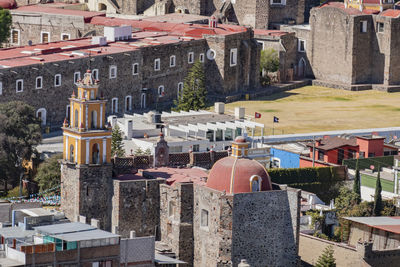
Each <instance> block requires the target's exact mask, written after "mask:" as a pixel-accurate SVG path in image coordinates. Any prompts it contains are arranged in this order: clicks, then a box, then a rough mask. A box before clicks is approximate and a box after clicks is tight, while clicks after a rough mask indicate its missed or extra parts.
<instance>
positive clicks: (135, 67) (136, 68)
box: [132, 63, 139, 75]
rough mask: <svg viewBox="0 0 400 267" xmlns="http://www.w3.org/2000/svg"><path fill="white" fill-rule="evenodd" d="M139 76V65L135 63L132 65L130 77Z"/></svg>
mask: <svg viewBox="0 0 400 267" xmlns="http://www.w3.org/2000/svg"><path fill="white" fill-rule="evenodd" d="M138 74H139V63H135V64H133V65H132V75H138Z"/></svg>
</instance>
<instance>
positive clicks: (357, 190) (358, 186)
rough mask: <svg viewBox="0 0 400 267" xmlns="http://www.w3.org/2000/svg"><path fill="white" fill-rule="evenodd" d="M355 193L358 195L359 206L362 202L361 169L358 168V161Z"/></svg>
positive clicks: (354, 185) (354, 186)
mask: <svg viewBox="0 0 400 267" xmlns="http://www.w3.org/2000/svg"><path fill="white" fill-rule="evenodd" d="M353 192H354V193H355V194H357V204H359V203H360V202H361V178H360V167H359V166H358V159H357V163H356V175H355V177H354V184H353Z"/></svg>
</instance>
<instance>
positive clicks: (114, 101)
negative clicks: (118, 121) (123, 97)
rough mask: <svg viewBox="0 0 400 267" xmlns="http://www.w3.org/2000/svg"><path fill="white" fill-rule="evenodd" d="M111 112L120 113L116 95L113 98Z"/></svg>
mask: <svg viewBox="0 0 400 267" xmlns="http://www.w3.org/2000/svg"><path fill="white" fill-rule="evenodd" d="M111 113H118V98H116V97H114V98H113V99H112V100H111Z"/></svg>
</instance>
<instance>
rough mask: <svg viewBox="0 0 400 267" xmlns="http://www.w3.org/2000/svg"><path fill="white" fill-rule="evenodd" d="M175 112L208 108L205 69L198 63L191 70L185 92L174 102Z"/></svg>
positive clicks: (187, 77)
mask: <svg viewBox="0 0 400 267" xmlns="http://www.w3.org/2000/svg"><path fill="white" fill-rule="evenodd" d="M174 105H175V108H173V110H175V111H180V110H184V111H189V110H199V109H204V108H206V107H207V89H206V86H205V75H204V67H203V64H202V63H201V62H200V61H196V62H195V63H194V65H193V67H192V68H191V69H190V70H189V73H188V75H187V76H186V78H185V81H184V84H183V90H182V92H181V93H180V95H179V96H178V100H177V101H176V100H175V101H174Z"/></svg>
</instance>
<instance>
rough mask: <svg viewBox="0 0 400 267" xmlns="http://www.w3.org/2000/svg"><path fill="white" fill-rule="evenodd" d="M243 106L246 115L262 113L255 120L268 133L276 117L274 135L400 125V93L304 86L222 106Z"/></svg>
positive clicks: (230, 108) (229, 109)
mask: <svg viewBox="0 0 400 267" xmlns="http://www.w3.org/2000/svg"><path fill="white" fill-rule="evenodd" d="M238 106H241V107H245V108H246V115H251V116H254V112H259V113H261V114H262V117H261V119H257V120H256V121H258V122H261V123H264V124H265V126H266V127H267V128H269V129H268V131H267V132H266V134H270V133H271V128H272V124H273V123H272V121H273V116H276V117H278V118H279V120H280V121H279V123H276V124H275V134H281V133H282V132H283V133H285V134H288V133H309V132H315V131H332V130H345V129H364V128H381V127H390V126H400V120H399V119H398V117H399V116H400V93H385V92H379V91H374V90H368V91H359V92H352V91H345V90H339V89H330V88H325V87H317V86H306V87H302V88H299V89H294V90H291V91H286V92H281V93H277V94H273V95H270V96H268V97H264V98H262V99H259V100H250V101H238V102H233V103H229V104H227V105H226V107H225V109H226V110H227V111H228V112H233V110H234V108H235V107H238Z"/></svg>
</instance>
